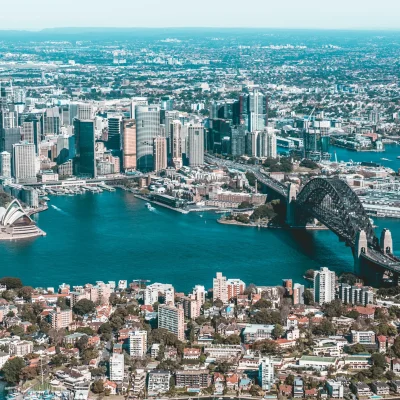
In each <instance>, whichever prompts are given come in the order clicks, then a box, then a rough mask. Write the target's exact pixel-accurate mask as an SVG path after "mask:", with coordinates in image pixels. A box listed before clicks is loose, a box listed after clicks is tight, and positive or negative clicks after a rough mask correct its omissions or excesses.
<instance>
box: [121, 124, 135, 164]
mask: <svg viewBox="0 0 400 400" xmlns="http://www.w3.org/2000/svg"><path fill="white" fill-rule="evenodd" d="M122 145H123V167H124V170H125V171H132V170H135V169H136V121H135V120H134V119H130V120H125V121H124V133H123V140H122Z"/></svg>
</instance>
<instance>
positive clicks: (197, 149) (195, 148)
mask: <svg viewBox="0 0 400 400" xmlns="http://www.w3.org/2000/svg"><path fill="white" fill-rule="evenodd" d="M188 141H189V146H188V157H189V165H190V166H191V167H201V166H203V165H204V128H203V126H202V125H189V126H188Z"/></svg>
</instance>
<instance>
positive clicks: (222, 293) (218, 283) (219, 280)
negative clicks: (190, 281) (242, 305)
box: [213, 272, 228, 303]
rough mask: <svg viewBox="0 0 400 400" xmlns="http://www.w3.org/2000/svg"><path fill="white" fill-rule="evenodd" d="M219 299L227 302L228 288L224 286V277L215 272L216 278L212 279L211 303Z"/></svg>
mask: <svg viewBox="0 0 400 400" xmlns="http://www.w3.org/2000/svg"><path fill="white" fill-rule="evenodd" d="M217 299H220V300H222V301H223V302H224V303H226V302H227V301H228V287H227V284H226V276H223V275H222V273H221V272H217V276H216V278H214V279H213V301H215V300H217Z"/></svg>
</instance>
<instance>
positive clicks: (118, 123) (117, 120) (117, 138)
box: [107, 115, 123, 151]
mask: <svg viewBox="0 0 400 400" xmlns="http://www.w3.org/2000/svg"><path fill="white" fill-rule="evenodd" d="M122 131H123V122H122V115H114V116H112V117H109V118H108V140H107V149H109V150H118V151H119V150H121V144H122V143H121V138H122Z"/></svg>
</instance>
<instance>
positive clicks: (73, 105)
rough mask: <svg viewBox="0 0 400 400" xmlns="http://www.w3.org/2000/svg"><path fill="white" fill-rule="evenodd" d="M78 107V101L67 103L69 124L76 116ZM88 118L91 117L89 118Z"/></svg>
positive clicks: (71, 123)
mask: <svg viewBox="0 0 400 400" xmlns="http://www.w3.org/2000/svg"><path fill="white" fill-rule="evenodd" d="M78 108H79V104H78V103H70V104H69V125H73V124H74V119H75V118H78ZM89 119H91V118H89Z"/></svg>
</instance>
